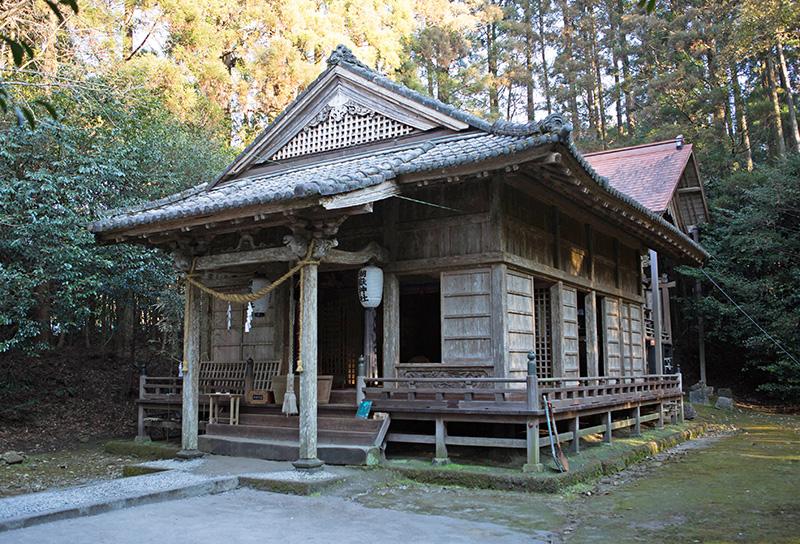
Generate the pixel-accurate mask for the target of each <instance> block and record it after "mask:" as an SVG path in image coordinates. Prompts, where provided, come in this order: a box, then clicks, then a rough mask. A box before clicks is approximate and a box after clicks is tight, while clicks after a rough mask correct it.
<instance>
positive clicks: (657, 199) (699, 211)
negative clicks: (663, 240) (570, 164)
mask: <svg viewBox="0 0 800 544" xmlns="http://www.w3.org/2000/svg"><path fill="white" fill-rule="evenodd" d="M584 157H585V158H586V161H587V162H588V163H589V164H590V165H591V166H592V168H593V169H594V170H595V171H596V172H597V173H598V174H600V175H601V176H604V177H605V178H607V179H608V181H609V183H611V185H612V186H613V187H614V188H615V189H617V190H619V191H621V192H622V193H624V194H626V195H628V196H629V197H631V198H633V199H635V200H636V201H637V202H639V203H640V204H642V205H643V206H645V207H646V208H647V209H648V210H650V211H651V212H653V213H655V214H657V215H664V214H665V212H667V211H668V209H669V208H670V205H671V204H672V203H673V199H675V197H676V194H677V193H678V191H679V187H680V190H687V191H688V190H692V189H693V190H694V192H695V193H696V200H698V202H693V201H691V202H685V203H680V204H681V205H680V206H679V209H678V212H680V211H683V212H684V215H690V216H691V218H689V217H687V218H686V219H687V220H689V219H691V220H692V221H693V222H694V224H696V223H697V222H705V221H707V207H706V204H705V196H704V195H703V191H702V185H701V184H700V180H699V178H698V176H697V171H696V165H695V163H694V158H693V155H692V144H684V143H683V140H682V137H678V138H677V139H675V140H666V141H661V142H654V143H651V144H644V145H637V146H633V147H624V148H620V149H611V150H608V151H599V152H596V153H586V154H584ZM682 182H683V183H682ZM690 210H691V213H686V212H688V211H690ZM676 219H677V218H676ZM680 226H683V225H680ZM687 226H688V225H687Z"/></svg>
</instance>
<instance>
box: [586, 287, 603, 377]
mask: <svg viewBox="0 0 800 544" xmlns="http://www.w3.org/2000/svg"><path fill="white" fill-rule="evenodd" d="M583 311H584V316H583V319H584V321H585V323H586V375H587V376H588V377H590V378H593V377H596V376H597V375H598V374H599V373H600V371H599V362H600V351H599V349H598V345H597V342H598V334H597V327H598V324H597V296H596V295H595V292H594V291H589V293H588V294H587V295H586V296H585V297H584V305H583Z"/></svg>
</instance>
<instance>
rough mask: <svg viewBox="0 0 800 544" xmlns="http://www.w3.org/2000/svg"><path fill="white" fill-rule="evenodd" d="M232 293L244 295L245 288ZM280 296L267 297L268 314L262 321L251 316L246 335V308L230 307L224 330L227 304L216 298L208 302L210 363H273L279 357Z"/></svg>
mask: <svg viewBox="0 0 800 544" xmlns="http://www.w3.org/2000/svg"><path fill="white" fill-rule="evenodd" d="M230 291H231V292H246V288H244V287H241V288H238V289H231V290H230ZM279 298H280V295H279V293H278V292H277V291H275V292H273V293H272V294H271V296H270V302H269V306H268V309H267V312H266V313H265V315H264V316H263V317H257V316H255V315H254V316H253V320H252V326H251V329H250V331H249V332H245V331H244V323H245V311H246V305H244V304H235V303H231V328H230V330H229V329H228V326H227V310H228V303H227V302H225V301H222V300H219V299H216V298H213V299H212V302H211V308H210V309H211V319H210V338H211V342H210V346H209V352H210V353H209V357H210V360H212V361H219V362H234V361H245V360H247V359H248V358H250V357H252V358H253V360H255V361H273V360H278V359H280V358H281V357H282V355H283V354H282V344H283V342H282V341H281V332H280V330H281V327H280V323H279V321H280V320H279V318H278V315H277V313H278V305H279V304H278V303H277V301H278V300H279Z"/></svg>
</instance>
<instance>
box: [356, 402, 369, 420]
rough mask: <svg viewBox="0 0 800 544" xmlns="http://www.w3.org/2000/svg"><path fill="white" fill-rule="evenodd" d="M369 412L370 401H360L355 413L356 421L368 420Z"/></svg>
mask: <svg viewBox="0 0 800 544" xmlns="http://www.w3.org/2000/svg"><path fill="white" fill-rule="evenodd" d="M370 410H372V401H371V400H362V401H361V404H359V405H358V411H356V417H357V418H358V419H369V412H370Z"/></svg>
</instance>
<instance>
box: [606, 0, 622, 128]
mask: <svg viewBox="0 0 800 544" xmlns="http://www.w3.org/2000/svg"><path fill="white" fill-rule="evenodd" d="M606 8H607V10H608V38H607V42H606V43H607V44H608V48H609V50H610V51H611V62H612V69H611V72H612V74H613V76H614V95H615V100H614V102H615V104H616V114H617V136H618V137H620V138H621V137H622V88H621V82H620V77H619V55H618V51H617V45H616V44H617V33H618V32H619V24H618V21H617V14H616V13H614V10H613V8H612V7H611V6H610V5H607V6H606Z"/></svg>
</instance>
